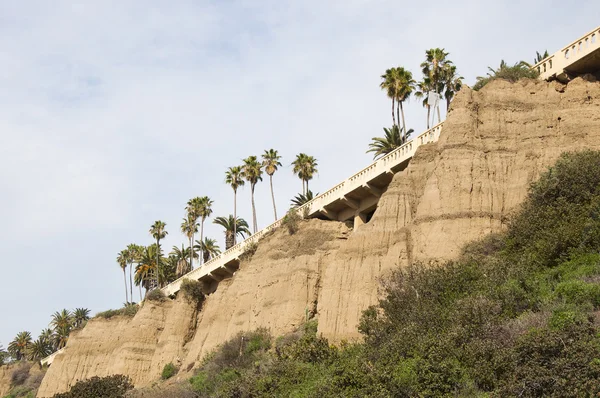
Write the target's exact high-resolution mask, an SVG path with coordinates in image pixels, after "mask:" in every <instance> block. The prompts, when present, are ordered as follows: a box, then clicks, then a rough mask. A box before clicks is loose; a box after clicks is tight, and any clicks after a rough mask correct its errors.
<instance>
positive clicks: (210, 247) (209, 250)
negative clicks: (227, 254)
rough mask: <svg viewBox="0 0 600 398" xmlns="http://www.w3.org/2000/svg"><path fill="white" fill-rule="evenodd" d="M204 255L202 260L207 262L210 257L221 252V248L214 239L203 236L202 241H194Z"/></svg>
mask: <svg viewBox="0 0 600 398" xmlns="http://www.w3.org/2000/svg"><path fill="white" fill-rule="evenodd" d="M194 247H197V248H198V249H199V250H200V251H201V252H202V255H203V256H204V262H207V261H208V260H210V259H211V258H213V257H215V256H218V255H219V254H221V249H220V248H219V245H217V241H216V240H215V239H210V238H204V240H203V241H198V240H197V241H196V246H194Z"/></svg>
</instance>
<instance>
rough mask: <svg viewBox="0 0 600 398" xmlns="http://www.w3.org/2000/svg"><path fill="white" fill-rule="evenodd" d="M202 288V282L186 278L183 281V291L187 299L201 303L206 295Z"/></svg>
mask: <svg viewBox="0 0 600 398" xmlns="http://www.w3.org/2000/svg"><path fill="white" fill-rule="evenodd" d="M202 290H203V289H202V282H199V281H195V280H191V279H184V280H183V282H182V283H181V291H182V292H183V294H184V296H185V297H186V299H187V300H188V301H190V302H192V303H196V304H198V305H201V304H202V303H203V302H204V299H205V295H204V292H203V291H202Z"/></svg>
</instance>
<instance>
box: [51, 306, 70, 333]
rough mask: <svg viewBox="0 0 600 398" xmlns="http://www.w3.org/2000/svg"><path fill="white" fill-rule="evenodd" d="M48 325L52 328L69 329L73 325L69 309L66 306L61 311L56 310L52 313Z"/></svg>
mask: <svg viewBox="0 0 600 398" xmlns="http://www.w3.org/2000/svg"><path fill="white" fill-rule="evenodd" d="M50 326H52V328H53V329H54V330H56V329H61V328H62V329H71V327H72V326H73V314H71V311H69V310H67V309H66V308H65V309H63V310H61V311H56V312H55V313H54V314H52V320H51V321H50Z"/></svg>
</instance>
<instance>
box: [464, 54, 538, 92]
mask: <svg viewBox="0 0 600 398" xmlns="http://www.w3.org/2000/svg"><path fill="white" fill-rule="evenodd" d="M488 69H489V71H490V72H489V73H488V74H487V76H485V77H481V76H477V82H476V83H475V84H474V85H473V90H475V91H477V90H481V89H482V88H483V87H484V86H485V85H486V84H488V83H489V82H491V81H493V80H496V79H502V80H506V81H509V82H511V83H514V82H517V81H519V80H521V79H526V78H527V79H537V77H538V76H539V72H538V71H537V70H536V69H531V67H530V65H529V64H528V63H527V62H524V61H521V62H517V63H515V64H514V65H508V64H507V63H506V62H504V60H502V61H501V62H500V67H499V68H498V69H492V68H490V67H488Z"/></svg>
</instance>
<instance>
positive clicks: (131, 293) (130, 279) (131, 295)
mask: <svg viewBox="0 0 600 398" xmlns="http://www.w3.org/2000/svg"><path fill="white" fill-rule="evenodd" d="M132 268H133V263H129V298H131V302H133V279H132V277H131V269H132Z"/></svg>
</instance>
